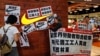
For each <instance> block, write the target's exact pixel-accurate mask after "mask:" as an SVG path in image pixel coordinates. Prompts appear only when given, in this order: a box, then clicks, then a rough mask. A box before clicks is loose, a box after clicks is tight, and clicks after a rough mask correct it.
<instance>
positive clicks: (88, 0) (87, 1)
mask: <svg viewBox="0 0 100 56" xmlns="http://www.w3.org/2000/svg"><path fill="white" fill-rule="evenodd" d="M84 1H86V2H88V1H92V0H84Z"/></svg>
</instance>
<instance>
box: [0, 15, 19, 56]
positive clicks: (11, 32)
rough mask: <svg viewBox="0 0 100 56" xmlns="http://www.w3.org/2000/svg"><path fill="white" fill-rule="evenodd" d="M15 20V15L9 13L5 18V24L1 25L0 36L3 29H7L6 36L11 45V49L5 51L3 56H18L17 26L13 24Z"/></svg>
mask: <svg viewBox="0 0 100 56" xmlns="http://www.w3.org/2000/svg"><path fill="white" fill-rule="evenodd" d="M16 22H17V17H16V16H14V15H9V17H8V18H7V21H6V24H5V25H4V26H2V27H1V29H0V37H2V36H3V34H4V30H7V29H8V31H7V33H6V34H7V36H8V41H9V43H10V44H11V45H12V51H11V52H10V53H7V54H5V55H3V56H19V55H18V51H17V43H16V42H17V41H18V40H19V37H20V35H19V31H18V29H17V27H15V26H14V24H15V23H16Z"/></svg>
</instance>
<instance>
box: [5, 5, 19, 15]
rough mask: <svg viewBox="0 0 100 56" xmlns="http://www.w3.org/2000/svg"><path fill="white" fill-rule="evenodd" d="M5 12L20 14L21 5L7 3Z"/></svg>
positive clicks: (7, 13)
mask: <svg viewBox="0 0 100 56" xmlns="http://www.w3.org/2000/svg"><path fill="white" fill-rule="evenodd" d="M5 14H6V15H17V16H19V15H20V6H15V5H6V6H5Z"/></svg>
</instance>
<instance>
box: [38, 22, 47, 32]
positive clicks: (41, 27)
mask: <svg viewBox="0 0 100 56" xmlns="http://www.w3.org/2000/svg"><path fill="white" fill-rule="evenodd" d="M47 26H48V24H47V21H39V22H36V28H37V30H44V29H47Z"/></svg>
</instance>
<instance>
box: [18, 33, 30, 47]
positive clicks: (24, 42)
mask: <svg viewBox="0 0 100 56" xmlns="http://www.w3.org/2000/svg"><path fill="white" fill-rule="evenodd" d="M20 35H21V37H20V46H21V47H29V46H30V45H29V40H28V37H27V33H26V32H20Z"/></svg>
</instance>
